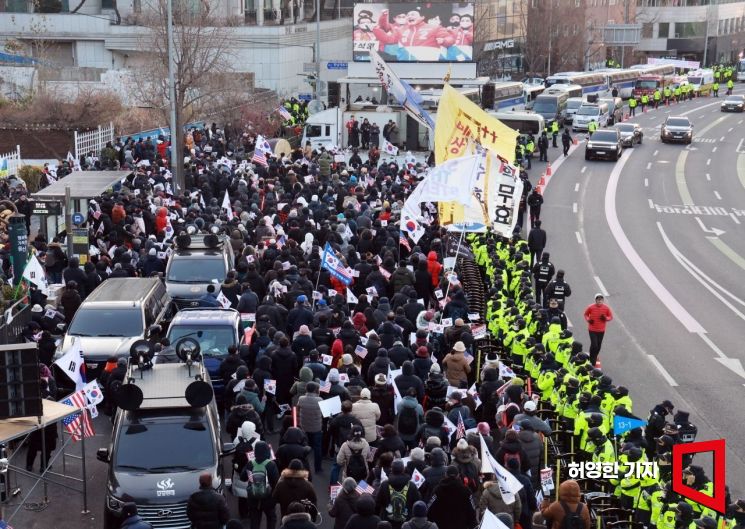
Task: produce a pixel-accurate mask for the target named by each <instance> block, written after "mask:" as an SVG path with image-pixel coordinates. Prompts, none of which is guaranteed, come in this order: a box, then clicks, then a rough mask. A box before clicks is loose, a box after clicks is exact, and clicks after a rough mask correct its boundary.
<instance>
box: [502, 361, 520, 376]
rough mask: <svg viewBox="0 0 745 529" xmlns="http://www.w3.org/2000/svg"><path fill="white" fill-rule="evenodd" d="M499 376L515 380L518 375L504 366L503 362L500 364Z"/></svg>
mask: <svg viewBox="0 0 745 529" xmlns="http://www.w3.org/2000/svg"><path fill="white" fill-rule="evenodd" d="M499 376H500V377H501V378H515V377H516V376H517V375H515V372H514V371H513V370H512V369H510V368H509V367H508V366H506V365H504V364H503V363H502V362H499Z"/></svg>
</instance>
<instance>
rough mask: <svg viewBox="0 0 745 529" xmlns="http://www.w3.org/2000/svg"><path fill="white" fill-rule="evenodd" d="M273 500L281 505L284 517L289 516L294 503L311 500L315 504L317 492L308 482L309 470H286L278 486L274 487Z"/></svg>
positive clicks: (280, 508)
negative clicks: (288, 513) (288, 510)
mask: <svg viewBox="0 0 745 529" xmlns="http://www.w3.org/2000/svg"><path fill="white" fill-rule="evenodd" d="M272 498H274V500H275V501H276V502H277V503H279V510H280V513H281V514H282V516H285V515H286V514H287V508H288V507H289V506H290V504H291V503H292V502H293V501H300V500H306V499H307V500H310V501H311V502H313V504H315V503H316V502H317V501H318V500H317V498H316V491H315V489H314V488H313V484H312V483H311V482H310V481H308V471H307V470H290V469H289V468H286V469H284V470H283V471H282V474H280V478H279V481H278V482H277V486H276V487H274V492H272Z"/></svg>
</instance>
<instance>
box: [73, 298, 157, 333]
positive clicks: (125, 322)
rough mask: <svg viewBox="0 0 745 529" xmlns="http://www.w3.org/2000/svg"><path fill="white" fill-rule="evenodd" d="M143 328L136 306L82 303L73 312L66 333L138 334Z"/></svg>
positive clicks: (140, 313) (139, 312) (140, 315)
mask: <svg viewBox="0 0 745 529" xmlns="http://www.w3.org/2000/svg"><path fill="white" fill-rule="evenodd" d="M143 329H144V326H143V323H142V312H141V311H140V309H138V308H127V309H102V308H100V307H94V306H93V305H91V306H88V307H86V306H85V305H83V306H82V307H80V308H79V309H78V311H77V312H76V313H75V318H74V319H73V320H72V323H71V324H70V328H69V329H68V331H67V334H70V335H72V336H123V337H124V336H126V337H129V336H140V335H141V334H142V331H143Z"/></svg>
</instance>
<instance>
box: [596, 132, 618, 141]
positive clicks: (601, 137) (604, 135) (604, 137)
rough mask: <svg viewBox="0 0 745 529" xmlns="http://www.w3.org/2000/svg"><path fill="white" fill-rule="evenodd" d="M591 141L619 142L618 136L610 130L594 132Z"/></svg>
mask: <svg viewBox="0 0 745 529" xmlns="http://www.w3.org/2000/svg"><path fill="white" fill-rule="evenodd" d="M590 141H618V134H617V133H615V132H611V131H608V130H599V131H597V132H593V133H592V136H590Z"/></svg>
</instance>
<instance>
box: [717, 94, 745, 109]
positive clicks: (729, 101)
mask: <svg viewBox="0 0 745 529" xmlns="http://www.w3.org/2000/svg"><path fill="white" fill-rule="evenodd" d="M720 110H721V111H722V112H742V111H743V110H745V96H741V95H731V96H727V98H726V99H725V100H724V101H722V105H721V107H720Z"/></svg>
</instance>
